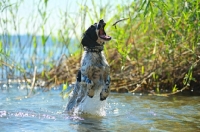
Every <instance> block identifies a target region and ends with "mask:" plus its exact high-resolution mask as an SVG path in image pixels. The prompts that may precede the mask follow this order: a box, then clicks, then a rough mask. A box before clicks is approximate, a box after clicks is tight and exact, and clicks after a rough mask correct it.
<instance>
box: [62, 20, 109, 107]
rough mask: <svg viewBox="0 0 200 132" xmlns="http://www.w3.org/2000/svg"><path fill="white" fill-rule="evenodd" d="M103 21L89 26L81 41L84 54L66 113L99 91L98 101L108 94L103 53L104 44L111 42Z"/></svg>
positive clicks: (106, 63) (107, 79)
mask: <svg viewBox="0 0 200 132" xmlns="http://www.w3.org/2000/svg"><path fill="white" fill-rule="evenodd" d="M105 25H106V23H105V22H104V20H103V19H101V20H100V21H99V23H95V24H93V25H91V26H90V27H89V28H88V29H87V30H86V31H85V33H84V35H83V38H82V40H81V43H82V46H83V48H84V52H83V54H82V59H81V67H80V70H79V71H78V74H77V80H76V82H75V84H74V86H73V91H72V92H71V93H70V96H69V101H68V104H67V108H66V110H67V111H73V110H74V109H75V108H76V107H78V106H79V105H80V103H83V102H84V100H85V98H86V96H88V97H89V98H93V96H94V95H95V94H96V93H98V92H95V91H98V90H100V91H101V92H100V95H99V98H100V101H103V100H106V98H107V97H108V95H109V93H110V80H111V79H110V68H109V64H108V62H107V60H106V58H105V55H104V53H103V49H104V44H105V42H108V41H110V40H111V37H110V36H108V35H106V32H105V30H104V27H105Z"/></svg>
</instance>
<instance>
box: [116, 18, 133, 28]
mask: <svg viewBox="0 0 200 132" xmlns="http://www.w3.org/2000/svg"><path fill="white" fill-rule="evenodd" d="M127 19H129V18H123V19H120V20H118V21H116V22H115V23H114V24H113V25H112V26H115V28H116V24H117V23H118V22H121V21H124V20H127Z"/></svg>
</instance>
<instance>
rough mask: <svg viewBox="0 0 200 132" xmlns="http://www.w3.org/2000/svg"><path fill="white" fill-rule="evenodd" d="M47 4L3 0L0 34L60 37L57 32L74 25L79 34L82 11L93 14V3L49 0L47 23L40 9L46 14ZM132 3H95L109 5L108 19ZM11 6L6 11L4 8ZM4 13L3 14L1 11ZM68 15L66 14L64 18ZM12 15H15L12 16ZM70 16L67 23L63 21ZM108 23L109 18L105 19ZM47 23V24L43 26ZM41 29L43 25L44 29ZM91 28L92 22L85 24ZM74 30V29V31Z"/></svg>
mask: <svg viewBox="0 0 200 132" xmlns="http://www.w3.org/2000/svg"><path fill="white" fill-rule="evenodd" d="M40 1H41V2H44V1H45V0H10V1H9V2H8V0H2V3H1V8H0V9H1V10H0V11H1V15H0V24H1V25H0V34H5V33H9V34H27V33H28V34H37V35H41V34H45V35H48V34H50V33H52V32H53V33H57V31H58V30H62V29H63V28H70V27H74V26H73V25H72V24H71V25H70V24H68V25H67V26H68V27H65V25H63V24H65V23H66V22H67V23H70V22H72V21H73V22H74V23H75V24H77V28H78V29H76V30H80V28H81V27H80V25H81V24H78V23H80V22H81V20H82V19H83V18H82V17H81V13H80V9H81V8H84V7H83V6H82V5H84V4H85V5H87V6H88V8H89V10H91V11H92V10H93V5H92V0H48V5H47V8H46V14H47V16H48V19H47V21H46V22H44V21H45V20H44V19H42V17H41V16H40V15H39V11H38V9H41V11H42V12H43V11H44V10H45V6H44V4H39V3H40ZM128 2H130V1H129V0H94V4H95V5H97V7H100V6H104V5H106V4H108V5H109V10H110V11H109V14H107V16H108V17H109V15H112V14H113V13H114V11H115V7H116V5H118V4H126V3H128ZM5 6H8V7H7V8H2V7H5ZM2 9H4V10H2ZM65 13H67V14H65ZM12 14H13V15H12ZM65 16H68V17H67V19H64V18H65ZM105 19H106V18H105ZM44 23H45V24H44ZM41 25H44V26H43V27H42V26H41ZM89 25H91V21H89V20H88V18H87V20H86V23H85V26H86V27H88V26H89ZM72 30H73V29H72Z"/></svg>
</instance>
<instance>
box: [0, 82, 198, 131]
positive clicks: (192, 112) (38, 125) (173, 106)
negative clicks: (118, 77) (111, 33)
mask: <svg viewBox="0 0 200 132" xmlns="http://www.w3.org/2000/svg"><path fill="white" fill-rule="evenodd" d="M1 88H2V89H1V91H0V100H1V102H0V124H1V125H0V130H1V131H3V132H4V131H9V132H12V131H14V132H18V131H19V132H21V131H29V132H35V131H61V132H62V131H64V132H68V131H70V132H71V131H72V132H73V131H74V132H76V131H78V132H79V131H80V132H88V131H91V132H92V131H100V132H101V131H103V132H113V131H126V132H132V131H135V132H140V131H141V132H149V131H150V132H160V131H161V132H172V131H173V132H180V131H181V132H190V131H192V132H193V131H194V132H197V131H200V104H199V101H200V97H185V96H173V97H155V96H135V95H134V96H133V95H132V94H114V93H112V94H111V96H109V98H108V99H107V107H106V116H102V117H101V116H94V115H90V114H82V115H70V114H67V113H65V112H64V110H65V107H66V103H67V100H63V99H62V98H61V97H60V96H59V93H60V90H59V89H56V90H52V91H49V92H42V90H37V91H36V94H35V95H34V96H32V97H31V98H23V97H24V96H26V94H27V91H26V90H22V89H17V87H15V86H13V87H12V88H10V89H9V90H7V89H5V88H3V87H1Z"/></svg>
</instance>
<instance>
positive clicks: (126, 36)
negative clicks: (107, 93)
mask: <svg viewBox="0 0 200 132" xmlns="http://www.w3.org/2000/svg"><path fill="white" fill-rule="evenodd" d="M23 2H24V1H23V0H19V1H17V3H12V2H11V1H2V2H0V11H1V13H3V14H4V15H2V16H0V17H1V21H0V26H1V30H3V32H2V33H3V34H2V35H1V40H0V55H1V56H0V67H1V77H2V78H7V79H8V78H9V77H8V76H6V77H4V76H5V75H9V74H11V73H12V74H11V76H13V77H14V76H15V75H19V74H17V73H20V75H25V76H27V75H28V74H27V72H29V73H30V74H32V72H33V71H34V68H35V67H36V66H39V67H40V68H39V71H40V72H41V71H43V70H45V69H50V68H53V66H54V62H55V60H56V58H55V54H56V51H58V49H59V51H60V53H57V54H60V55H61V54H66V51H68V52H67V55H68V56H70V55H71V54H72V53H73V54H76V56H80V53H81V45H80V39H81V37H82V33H83V32H84V31H85V29H86V28H87V27H88V26H89V25H90V24H93V23H95V22H97V21H98V20H99V19H101V18H103V19H105V20H106V21H107V26H106V31H107V34H109V35H110V36H112V38H113V40H112V41H111V42H109V43H108V44H106V45H105V48H106V49H105V53H106V55H107V57H108V61H109V63H110V65H111V71H112V78H113V82H114V83H113V87H115V89H120V88H125V89H128V90H129V91H132V90H133V91H134V89H135V88H138V87H137V86H138V85H137V84H141V86H140V89H142V90H143V91H148V92H151V91H153V90H154V92H158V93H160V92H164V91H172V92H176V91H177V90H180V89H181V88H184V87H185V86H187V87H189V85H190V84H191V83H194V82H196V83H197V84H199V77H198V76H197V75H194V70H195V71H196V72H199V69H198V66H199V59H200V58H199V51H200V49H199V48H200V39H199V33H200V29H199V26H200V24H199V23H200V22H199V15H200V3H199V1H198V0H193V1H192V0H187V1H182V0H173V1H172V0H165V1H164V0H135V1H132V2H130V1H129V2H128V3H127V4H126V3H125V2H124V4H121V3H120V4H118V5H116V6H114V5H112V3H109V2H108V3H107V4H102V5H98V3H96V2H95V1H94V0H91V1H89V2H90V3H91V7H90V6H88V5H87V2H88V1H87V0H85V1H84V0H83V1H79V3H78V2H77V5H78V8H77V9H78V10H79V14H78V15H76V14H71V13H69V12H70V11H69V10H65V11H63V10H60V13H59V15H58V17H57V19H60V24H59V25H60V27H59V29H57V30H54V28H53V27H47V25H48V22H49V20H50V19H49V17H50V16H51V15H52V12H51V11H50V12H49V11H48V10H47V9H48V6H49V2H50V1H48V0H44V1H42V0H41V1H39V3H36V4H37V9H36V10H34V11H33V12H35V13H34V14H30V18H29V19H27V20H23V19H20V18H18V19H16V16H17V15H18V14H17V13H18V9H19V7H20V6H21V4H22V3H23ZM101 3H104V1H101ZM8 16H9V17H8ZM121 18H128V19H126V20H124V21H121V22H119V23H117V24H116V25H115V26H112V24H113V23H114V22H116V21H118V20H120V19H121ZM21 21H25V23H26V24H25V26H26V28H27V29H30V25H32V29H31V30H32V34H30V33H29V31H27V34H28V36H29V39H27V41H26V43H22V40H21V37H20V35H19V34H17V41H16V42H13V41H12V40H11V36H12V35H11V33H10V32H9V30H8V29H9V28H8V26H11V27H13V28H14V30H15V32H16V33H18V32H19V33H20V31H19V29H20V28H19V27H20V22H21ZM38 21H40V24H39V25H38V24H37V23H38ZM36 25H37V26H36ZM47 29H48V30H49V29H50V30H49V32H48V34H46V30H47ZM33 31H34V32H33ZM39 32H40V33H41V34H40V37H38V33H39ZM72 38H73V39H74V38H75V40H77V41H73V39H72ZM49 41H51V43H52V44H51V45H48V42H49ZM72 41H73V42H72ZM74 45H76V46H77V47H78V48H77V50H74V49H73V46H74ZM58 46H59V48H58ZM16 47H18V50H19V52H18V55H17V56H16V55H15V54H12V53H11V51H12V50H14V49H15V48H16ZM50 47H51V48H50ZM40 48H42V50H41V49H40ZM27 51H29V53H30V54H28V56H27V54H26V55H25V53H27ZM24 56H27V58H29V59H28V61H27V59H24ZM41 56H43V57H42V58H40V57H41ZM16 58H18V59H16ZM47 58H48V59H47ZM52 58H54V59H52ZM15 60H20V61H17V62H15ZM27 67H28V68H27ZM39 71H38V72H39ZM16 72H17V73H16ZM42 73H43V72H42ZM42 75H43V76H44V74H42ZM121 78H123V79H121ZM134 92H135V91H134Z"/></svg>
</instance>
